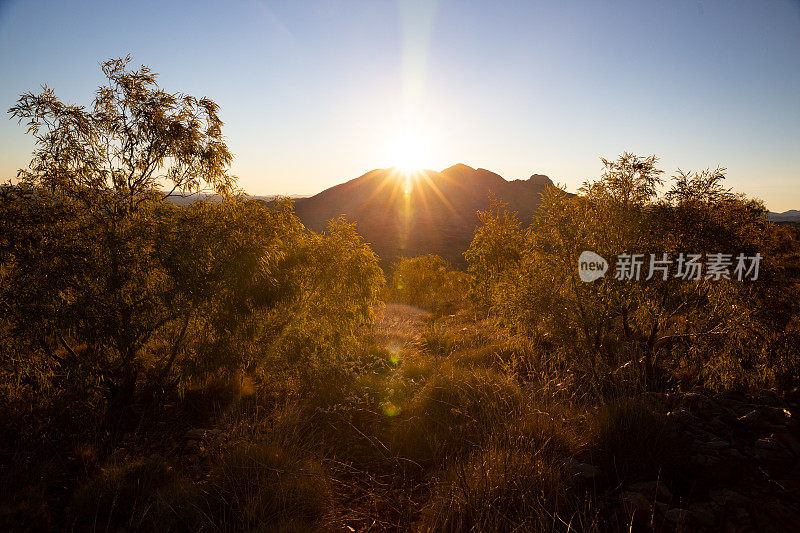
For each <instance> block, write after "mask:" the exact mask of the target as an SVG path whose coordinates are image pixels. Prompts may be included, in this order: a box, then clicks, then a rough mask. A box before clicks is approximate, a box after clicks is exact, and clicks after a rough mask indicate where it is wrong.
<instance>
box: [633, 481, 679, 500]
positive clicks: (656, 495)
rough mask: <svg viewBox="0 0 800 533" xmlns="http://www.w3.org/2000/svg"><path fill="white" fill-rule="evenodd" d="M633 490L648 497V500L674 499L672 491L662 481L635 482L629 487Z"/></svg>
mask: <svg viewBox="0 0 800 533" xmlns="http://www.w3.org/2000/svg"><path fill="white" fill-rule="evenodd" d="M629 489H630V490H631V491H633V492H638V493H640V494H642V495H644V497H645V498H647V501H648V502H652V501H655V500H658V501H662V502H668V501H670V500H671V499H672V493H671V492H670V491H669V489H668V488H667V486H666V485H664V483H662V482H660V481H643V482H641V483H634V484H633V485H631V486H630V487H629Z"/></svg>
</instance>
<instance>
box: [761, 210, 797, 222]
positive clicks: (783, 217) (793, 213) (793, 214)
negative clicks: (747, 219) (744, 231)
mask: <svg viewBox="0 0 800 533" xmlns="http://www.w3.org/2000/svg"><path fill="white" fill-rule="evenodd" d="M767 216H769V219H770V220H771V221H773V222H776V223H778V224H794V225H797V224H800V210H797V209H790V210H788V211H784V212H783V213H773V212H771V211H770V213H769V215H767Z"/></svg>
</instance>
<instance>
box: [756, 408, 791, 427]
mask: <svg viewBox="0 0 800 533" xmlns="http://www.w3.org/2000/svg"><path fill="white" fill-rule="evenodd" d="M759 411H760V413H761V414H762V415H764V417H765V418H767V419H769V421H770V422H772V423H773V424H780V425H783V424H785V423H786V422H788V421H789V420H790V419H791V418H792V413H790V412H789V410H788V409H784V408H783V407H770V406H761V407H759Z"/></svg>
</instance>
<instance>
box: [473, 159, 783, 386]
mask: <svg viewBox="0 0 800 533" xmlns="http://www.w3.org/2000/svg"><path fill="white" fill-rule="evenodd" d="M656 163H657V160H656V158H655V157H652V156H651V157H647V158H641V157H637V156H635V155H633V154H628V153H626V154H623V155H622V156H621V157H620V158H619V159H617V160H616V161H609V160H605V159H604V160H603V165H604V172H603V174H602V176H601V177H600V178H599V179H597V180H594V181H591V182H587V183H586V184H585V185H584V186H583V187H582V188H581V190H580V194H578V195H576V196H571V195H568V194H566V193H564V192H563V191H558V190H556V189H550V190H548V191H546V192H545V194H544V195H543V201H542V204H541V206H540V208H539V210H538V213H537V215H536V217H535V218H534V221H533V223H532V224H531V226H530V227H529V228H528V230H527V231H525V232H523V231H522V230H521V229H517V230H514V231H511V232H510V233H509V231H508V230H507V229H506V228H505V227H503V226H502V225H498V224H497V222H496V219H497V218H496V217H495V218H494V219H490V220H488V221H487V222H486V223H485V224H484V226H482V227H481V228H479V230H478V232H477V233H476V239H475V241H473V244H472V247H471V250H472V249H474V248H476V247H479V248H480V249H485V248H486V247H485V245H482V244H481V243H485V242H518V241H519V239H522V242H523V244H522V245H521V246H519V248H518V249H519V259H518V260H517V261H509V262H506V263H504V265H505V266H504V267H503V268H502V269H497V270H494V271H488V270H487V269H485V268H481V264H482V262H481V261H480V260H476V259H475V255H474V254H473V255H471V256H470V257H468V260H470V271H471V272H472V273H473V275H474V276H475V277H476V285H478V286H479V287H480V286H483V287H486V289H485V290H486V293H487V294H488V296H489V299H490V304H491V310H492V313H493V314H494V316H496V317H497V318H498V320H499V321H500V323H501V324H502V325H504V326H505V327H506V328H508V329H509V331H511V332H512V333H513V334H514V335H516V336H518V338H520V339H523V340H529V341H534V342H536V343H543V342H546V344H547V346H549V347H550V348H551V349H553V351H554V352H555V353H557V354H561V355H563V356H564V357H563V360H562V361H561V362H562V363H566V364H568V365H571V366H574V367H581V368H583V370H585V371H586V372H587V373H589V374H590V375H592V376H593V378H594V379H593V380H592V382H594V383H596V382H597V379H596V378H598V377H601V376H604V375H607V374H608V372H611V371H614V370H615V369H618V368H619V367H620V365H621V364H623V363H626V362H627V363H629V364H630V366H631V368H635V369H637V370H638V371H639V375H640V376H641V377H642V378H643V382H644V383H645V384H649V383H650V382H651V380H652V379H653V378H654V377H655V376H654V369H655V368H656V367H657V365H658V363H659V361H665V360H669V361H670V363H671V366H672V367H673V368H683V369H684V370H685V371H687V372H688V373H690V374H693V375H695V376H701V377H702V378H703V379H704V380H705V382H706V383H708V384H712V385H717V386H728V385H731V384H733V383H735V382H740V383H741V382H743V381H745V380H747V379H752V380H764V379H767V377H768V376H770V375H771V376H772V377H778V373H782V374H783V375H784V376H788V375H794V374H793V373H796V371H797V368H796V363H792V362H791V361H793V359H792V358H793V357H795V356H794V355H793V353H792V352H791V350H790V349H788V346H789V345H790V343H791V342H792V341H793V340H794V339H796V338H797V330H796V325H792V324H793V322H792V317H793V316H795V315H796V313H797V305H796V303H793V302H796V301H797V296H796V295H797V285H796V284H793V283H791V282H787V281H786V280H785V277H784V276H783V275H782V273H781V272H782V270H783V267H782V266H781V265H780V259H779V257H778V249H777V244H776V243H778V242H779V241H778V240H777V239H776V238H774V233H775V231H774V226H773V225H772V224H771V223H769V222H768V220H767V219H766V216H765V213H766V210H765V209H764V206H763V204H762V203H761V202H759V201H756V200H751V199H747V198H745V197H743V196H741V195H736V194H733V193H731V192H730V191H729V190H727V189H725V188H724V187H723V185H722V183H723V179H724V169H716V170H714V171H704V172H699V173H684V172H680V171H679V172H678V174H677V175H676V176H675V177H674V179H673V184H672V186H671V188H670V189H669V190H668V191H667V192H666V193H665V194H663V195H659V194H658V191H659V187H660V185H661V184H662V180H661V177H660V175H661V171H660V170H658V169H657V168H656V166H655V165H656ZM509 234H510V236H509ZM584 250H590V251H593V252H596V253H597V254H599V255H600V256H602V257H604V258H605V259H607V260H608V261H609V262H610V263H612V264H613V263H614V259H615V258H618V257H619V256H620V254H629V255H631V254H641V257H642V259H643V263H644V266H643V267H642V269H641V276H640V277H639V278H638V280H636V279H627V280H626V279H616V275H615V274H616V272H615V268H614V266H612V267H611V270H610V271H609V272H608V273H607V274H606V275H605V277H603V278H601V279H598V280H596V281H593V282H591V283H584V282H582V281H581V280H580V279H579V278H578V270H577V260H578V257H579V255H580V254H581V252H582V251H584ZM682 252H687V253H699V254H701V256H702V255H705V257H706V259H708V258H709V254H715V253H727V254H733V255H736V254H740V253H741V254H744V255H745V256H754V255H755V254H756V253H760V254H761V255H762V256H764V257H765V259H764V260H763V261H762V263H761V273H760V277H759V279H758V282H757V283H756V282H746V281H745V282H742V281H738V280H736V279H725V278H722V279H708V278H707V277H706V276H705V272H704V275H703V277H701V278H700V279H697V280H678V279H675V275H676V271H675V270H674V267H673V271H672V272H671V273H669V275H668V277H667V278H666V279H663V277H662V275H661V274H660V273H659V274H656V275H654V276H652V277H650V279H646V278H647V277H648V276H649V274H650V272H648V270H647V266H648V265H649V264H650V262H651V254H653V255H654V256H655V257H656V258H658V259H663V255H662V254H666V255H667V257H668V258H672V259H673V260H674V259H675V258H677V257H678V256H679V254H680V253H682ZM644 258H646V260H645V259H644ZM477 259H480V257H478V258H477ZM615 266H618V265H615ZM777 369H780V370H777Z"/></svg>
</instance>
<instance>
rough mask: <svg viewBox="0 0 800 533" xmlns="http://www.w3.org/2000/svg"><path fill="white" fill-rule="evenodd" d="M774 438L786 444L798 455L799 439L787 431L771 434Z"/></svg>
mask: <svg viewBox="0 0 800 533" xmlns="http://www.w3.org/2000/svg"><path fill="white" fill-rule="evenodd" d="M773 438H775V440H777V441H779V442H780V443H781V444H783V445H784V446H786V448H788V449H789V451H791V452H792V453H793V454H795V455H800V439H798V438H797V437H795V436H794V435H791V434H789V433H778V434H775V435H773Z"/></svg>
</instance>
